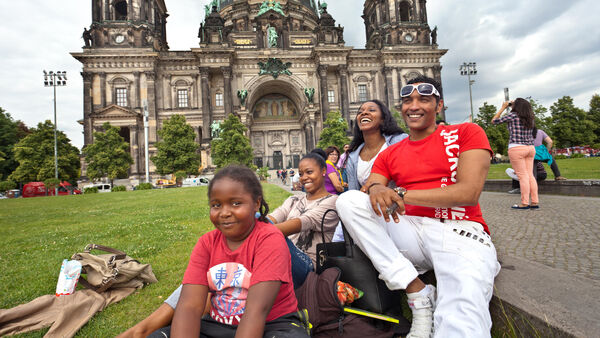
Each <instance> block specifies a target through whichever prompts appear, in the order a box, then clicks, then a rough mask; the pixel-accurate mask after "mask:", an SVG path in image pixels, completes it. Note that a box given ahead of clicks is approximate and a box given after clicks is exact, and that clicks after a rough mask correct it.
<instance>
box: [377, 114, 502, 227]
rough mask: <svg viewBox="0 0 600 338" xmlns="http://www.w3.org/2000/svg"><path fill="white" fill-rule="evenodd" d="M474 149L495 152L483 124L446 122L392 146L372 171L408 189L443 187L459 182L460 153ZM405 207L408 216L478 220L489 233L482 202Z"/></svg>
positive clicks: (380, 156) (382, 154)
mask: <svg viewBox="0 0 600 338" xmlns="http://www.w3.org/2000/svg"><path fill="white" fill-rule="evenodd" d="M471 149H485V150H487V151H489V152H490V156H491V154H492V149H491V147H490V143H489V141H488V139H487V136H486V135H485V132H484V131H483V129H481V127H479V126H478V125H476V124H473V123H462V124H456V125H443V126H439V127H438V128H437V129H436V130H435V132H433V133H432V134H431V135H429V136H427V137H426V138H424V139H422V140H419V141H411V140H409V139H408V138H406V139H404V140H402V141H401V142H398V143H396V144H394V145H391V146H390V147H388V148H387V149H386V150H384V151H383V152H381V154H379V156H378V157H377V159H376V160H375V163H374V164H373V169H372V170H371V173H377V174H380V175H383V176H385V177H386V178H387V179H389V180H393V181H394V182H395V183H396V185H397V186H399V187H403V188H405V189H407V190H425V189H434V188H440V187H444V186H448V185H452V184H454V183H455V182H456V168H457V167H458V156H459V155H460V153H461V152H464V151H467V150H471ZM405 207H406V214H407V215H412V216H425V217H432V218H446V219H456V220H468V221H474V222H478V223H481V224H482V225H483V228H484V229H485V231H486V232H487V233H489V230H488V227H487V224H485V220H484V219H483V216H482V214H481V208H480V207H479V204H477V205H475V206H464V207H453V208H430V207H422V206H416V205H409V204H406V205H405Z"/></svg>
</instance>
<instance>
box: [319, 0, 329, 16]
mask: <svg viewBox="0 0 600 338" xmlns="http://www.w3.org/2000/svg"><path fill="white" fill-rule="evenodd" d="M323 13H327V3H326V2H325V1H323V2H321V0H319V14H323Z"/></svg>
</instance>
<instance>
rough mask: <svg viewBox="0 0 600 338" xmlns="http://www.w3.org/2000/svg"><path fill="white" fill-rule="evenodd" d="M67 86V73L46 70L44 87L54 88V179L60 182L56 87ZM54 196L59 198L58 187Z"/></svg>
mask: <svg viewBox="0 0 600 338" xmlns="http://www.w3.org/2000/svg"><path fill="white" fill-rule="evenodd" d="M66 85H67V72H65V71H58V72H54V71H50V72H46V71H45V70H44V86H45V87H52V88H54V178H56V179H57V180H58V142H57V141H56V86H66ZM54 196H58V186H55V187H54Z"/></svg>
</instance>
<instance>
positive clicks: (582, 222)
mask: <svg viewBox="0 0 600 338" xmlns="http://www.w3.org/2000/svg"><path fill="white" fill-rule="evenodd" d="M519 200H520V198H519V196H518V195H509V194H507V193H498V192H483V193H482V194H481V198H480V200H479V201H480V204H481V208H482V210H483V216H484V217H485V219H486V222H487V223H488V225H489V227H490V231H491V233H492V239H493V241H494V244H495V245H496V250H497V251H498V254H499V256H500V257H502V255H510V256H513V257H520V258H524V259H527V260H531V261H535V262H538V263H541V264H544V265H547V266H550V267H553V268H558V269H562V270H565V271H567V272H570V273H574V274H576V275H578V276H582V277H587V278H591V279H595V280H600V244H599V243H600V198H597V197H573V196H558V195H540V206H541V208H540V209H538V210H513V209H510V206H511V205H512V204H516V203H519Z"/></svg>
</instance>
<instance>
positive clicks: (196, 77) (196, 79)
mask: <svg viewBox="0 0 600 338" xmlns="http://www.w3.org/2000/svg"><path fill="white" fill-rule="evenodd" d="M199 80H200V74H194V103H193V107H194V108H196V109H198V107H200V102H198V92H199V91H200V81H199Z"/></svg>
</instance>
